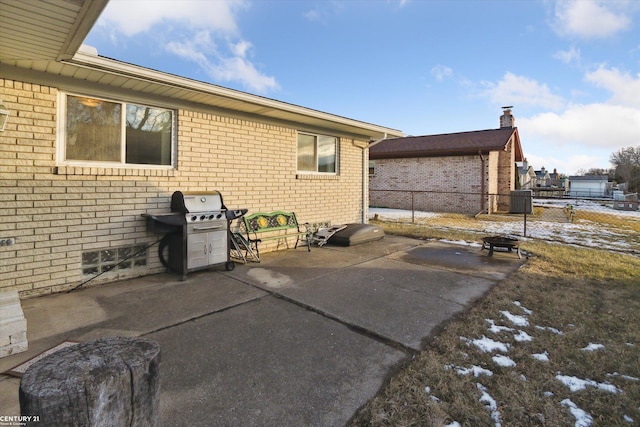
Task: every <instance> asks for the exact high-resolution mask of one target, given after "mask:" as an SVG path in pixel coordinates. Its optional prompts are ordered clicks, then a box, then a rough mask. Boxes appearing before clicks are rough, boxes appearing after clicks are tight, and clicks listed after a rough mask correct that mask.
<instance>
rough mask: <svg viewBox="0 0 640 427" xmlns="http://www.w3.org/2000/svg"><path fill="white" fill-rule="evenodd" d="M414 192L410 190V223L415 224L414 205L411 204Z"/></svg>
mask: <svg viewBox="0 0 640 427" xmlns="http://www.w3.org/2000/svg"><path fill="white" fill-rule="evenodd" d="M414 194H415V191H412V192H411V224H415V223H416V211H415V209H414V205H413V203H414V201H413V199H414Z"/></svg>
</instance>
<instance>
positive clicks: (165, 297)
mask: <svg viewBox="0 0 640 427" xmlns="http://www.w3.org/2000/svg"><path fill="white" fill-rule="evenodd" d="M496 255H498V256H496ZM487 258H489V257H487V255H486V252H485V253H482V252H480V250H479V248H472V249H469V248H468V247H465V246H458V245H452V244H448V243H438V242H427V241H423V240H414V239H408V238H401V237H396V236H385V238H384V239H383V240H380V241H376V242H371V243H367V244H363V245H358V246H353V247H333V246H326V247H323V248H312V250H311V252H307V250H306V248H298V249H295V250H286V251H280V252H276V253H267V254H264V256H263V261H262V262H261V263H247V264H245V265H238V266H237V267H236V269H235V270H233V271H231V272H227V271H224V270H223V269H214V270H209V271H201V272H196V273H191V274H189V275H188V277H187V280H185V281H180V280H179V278H178V276H177V275H174V274H157V275H152V276H146V277H142V278H136V279H131V280H125V281H122V282H117V283H111V284H105V285H98V286H91V287H87V288H85V289H78V290H76V291H73V292H71V293H63V294H57V295H50V296H44V297H40V298H32V299H27V300H24V301H22V308H23V311H24V313H25V317H26V318H27V325H28V326H27V334H28V339H29V350H28V351H27V352H25V353H20V354H16V355H12V356H9V357H5V358H2V359H0V372H4V371H5V370H7V369H9V368H12V367H14V366H16V365H18V364H19V363H22V362H23V361H25V360H28V359H29V358H31V357H34V356H35V355H37V354H38V353H40V352H42V351H44V350H47V349H49V348H51V347H53V346H55V345H57V344H58V343H60V342H61V341H64V340H77V341H86V340H91V339H97V338H103V337H106V336H115V335H125V336H143V337H146V338H150V339H153V340H156V341H157V342H159V343H160V348H161V358H162V361H161V365H160V375H161V392H160V393H161V394H160V418H161V424H162V425H189V426H199V425H202V426H215V425H220V426H234V425H237V426H251V425H262V426H299V425H309V426H334V425H335V426H339V425H344V424H345V423H346V422H347V421H348V420H349V419H350V418H351V416H353V414H354V413H355V411H356V410H357V409H358V408H359V407H360V406H361V405H363V404H364V403H365V402H366V401H367V400H368V399H370V398H372V397H373V396H374V395H375V394H376V392H377V391H378V390H379V389H380V387H382V386H383V385H384V383H385V381H386V379H387V378H388V377H389V376H390V375H391V374H392V373H393V372H394V370H396V369H398V368H399V367H400V366H401V365H402V364H403V362H404V361H406V360H409V359H410V358H411V356H412V355H413V354H415V352H416V351H419V350H420V349H422V348H423V345H424V343H425V339H427V338H428V337H429V336H430V335H431V334H432V333H433V331H434V330H435V329H436V328H438V326H439V325H443V324H444V323H445V322H448V321H449V320H450V319H451V317H452V316H453V315H455V314H456V313H460V312H462V311H464V310H466V309H467V308H468V307H469V306H470V305H472V304H473V302H474V301H475V300H476V299H477V298H479V297H481V296H482V295H484V293H485V292H486V291H487V290H489V289H490V288H491V287H492V286H493V285H495V284H496V283H498V282H499V280H502V279H504V278H505V277H507V276H508V275H509V274H511V273H512V272H513V271H515V269H517V268H518V267H519V266H520V265H522V263H523V262H524V260H519V259H517V257H515V256H511V257H508V256H507V254H505V255H504V256H502V254H494V256H493V257H491V259H487ZM18 386H19V379H18V378H14V377H10V376H7V375H0V400H1V402H2V404H1V405H0V408H2V410H1V411H0V415H18V414H19V403H18Z"/></svg>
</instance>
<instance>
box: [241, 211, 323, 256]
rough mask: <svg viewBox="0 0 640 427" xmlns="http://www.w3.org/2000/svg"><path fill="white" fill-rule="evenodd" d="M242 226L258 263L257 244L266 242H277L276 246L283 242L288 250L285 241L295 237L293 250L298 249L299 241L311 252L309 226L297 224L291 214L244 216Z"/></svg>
mask: <svg viewBox="0 0 640 427" xmlns="http://www.w3.org/2000/svg"><path fill="white" fill-rule="evenodd" d="M243 224H244V229H245V233H246V234H247V241H248V242H249V243H250V244H251V245H252V246H253V248H254V249H255V254H256V257H257V261H258V262H260V250H259V249H258V243H261V242H263V241H267V240H278V246H279V245H280V242H281V241H283V240H284V242H285V244H286V245H287V248H288V247H289V243H288V241H287V239H289V238H292V237H295V239H296V244H295V246H294V248H297V247H298V243H300V240H305V241H306V243H307V249H308V250H309V252H311V240H312V239H313V232H312V230H311V228H310V227H309V224H299V223H298V219H297V218H296V214H295V213H293V212H285V211H274V212H268V213H266V212H257V213H254V214H251V215H245V216H244V217H243Z"/></svg>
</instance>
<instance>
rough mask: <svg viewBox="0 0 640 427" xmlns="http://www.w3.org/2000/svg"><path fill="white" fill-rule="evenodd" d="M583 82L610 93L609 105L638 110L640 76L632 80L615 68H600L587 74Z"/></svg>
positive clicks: (629, 75) (639, 105)
mask: <svg viewBox="0 0 640 427" xmlns="http://www.w3.org/2000/svg"><path fill="white" fill-rule="evenodd" d="M585 80H586V81H588V82H591V83H593V84H594V85H596V86H597V87H601V88H604V89H607V90H609V91H610V92H611V93H612V96H611V99H610V100H609V101H608V102H609V103H611V104H616V105H622V106H627V107H633V108H640V74H638V75H636V77H635V78H634V77H633V76H632V75H631V74H629V73H623V72H621V71H619V70H618V69H617V68H605V67H600V68H598V69H597V70H596V71H593V72H591V73H587V75H586V76H585Z"/></svg>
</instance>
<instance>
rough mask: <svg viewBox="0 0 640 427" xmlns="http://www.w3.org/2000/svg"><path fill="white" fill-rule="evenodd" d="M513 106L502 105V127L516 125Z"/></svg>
mask: <svg viewBox="0 0 640 427" xmlns="http://www.w3.org/2000/svg"><path fill="white" fill-rule="evenodd" d="M512 108H513V106H511V105H509V106H507V107H502V115H501V116H500V129H503V128H512V127H515V124H516V119H515V118H514V117H513V115H512V114H511V109H512Z"/></svg>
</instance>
